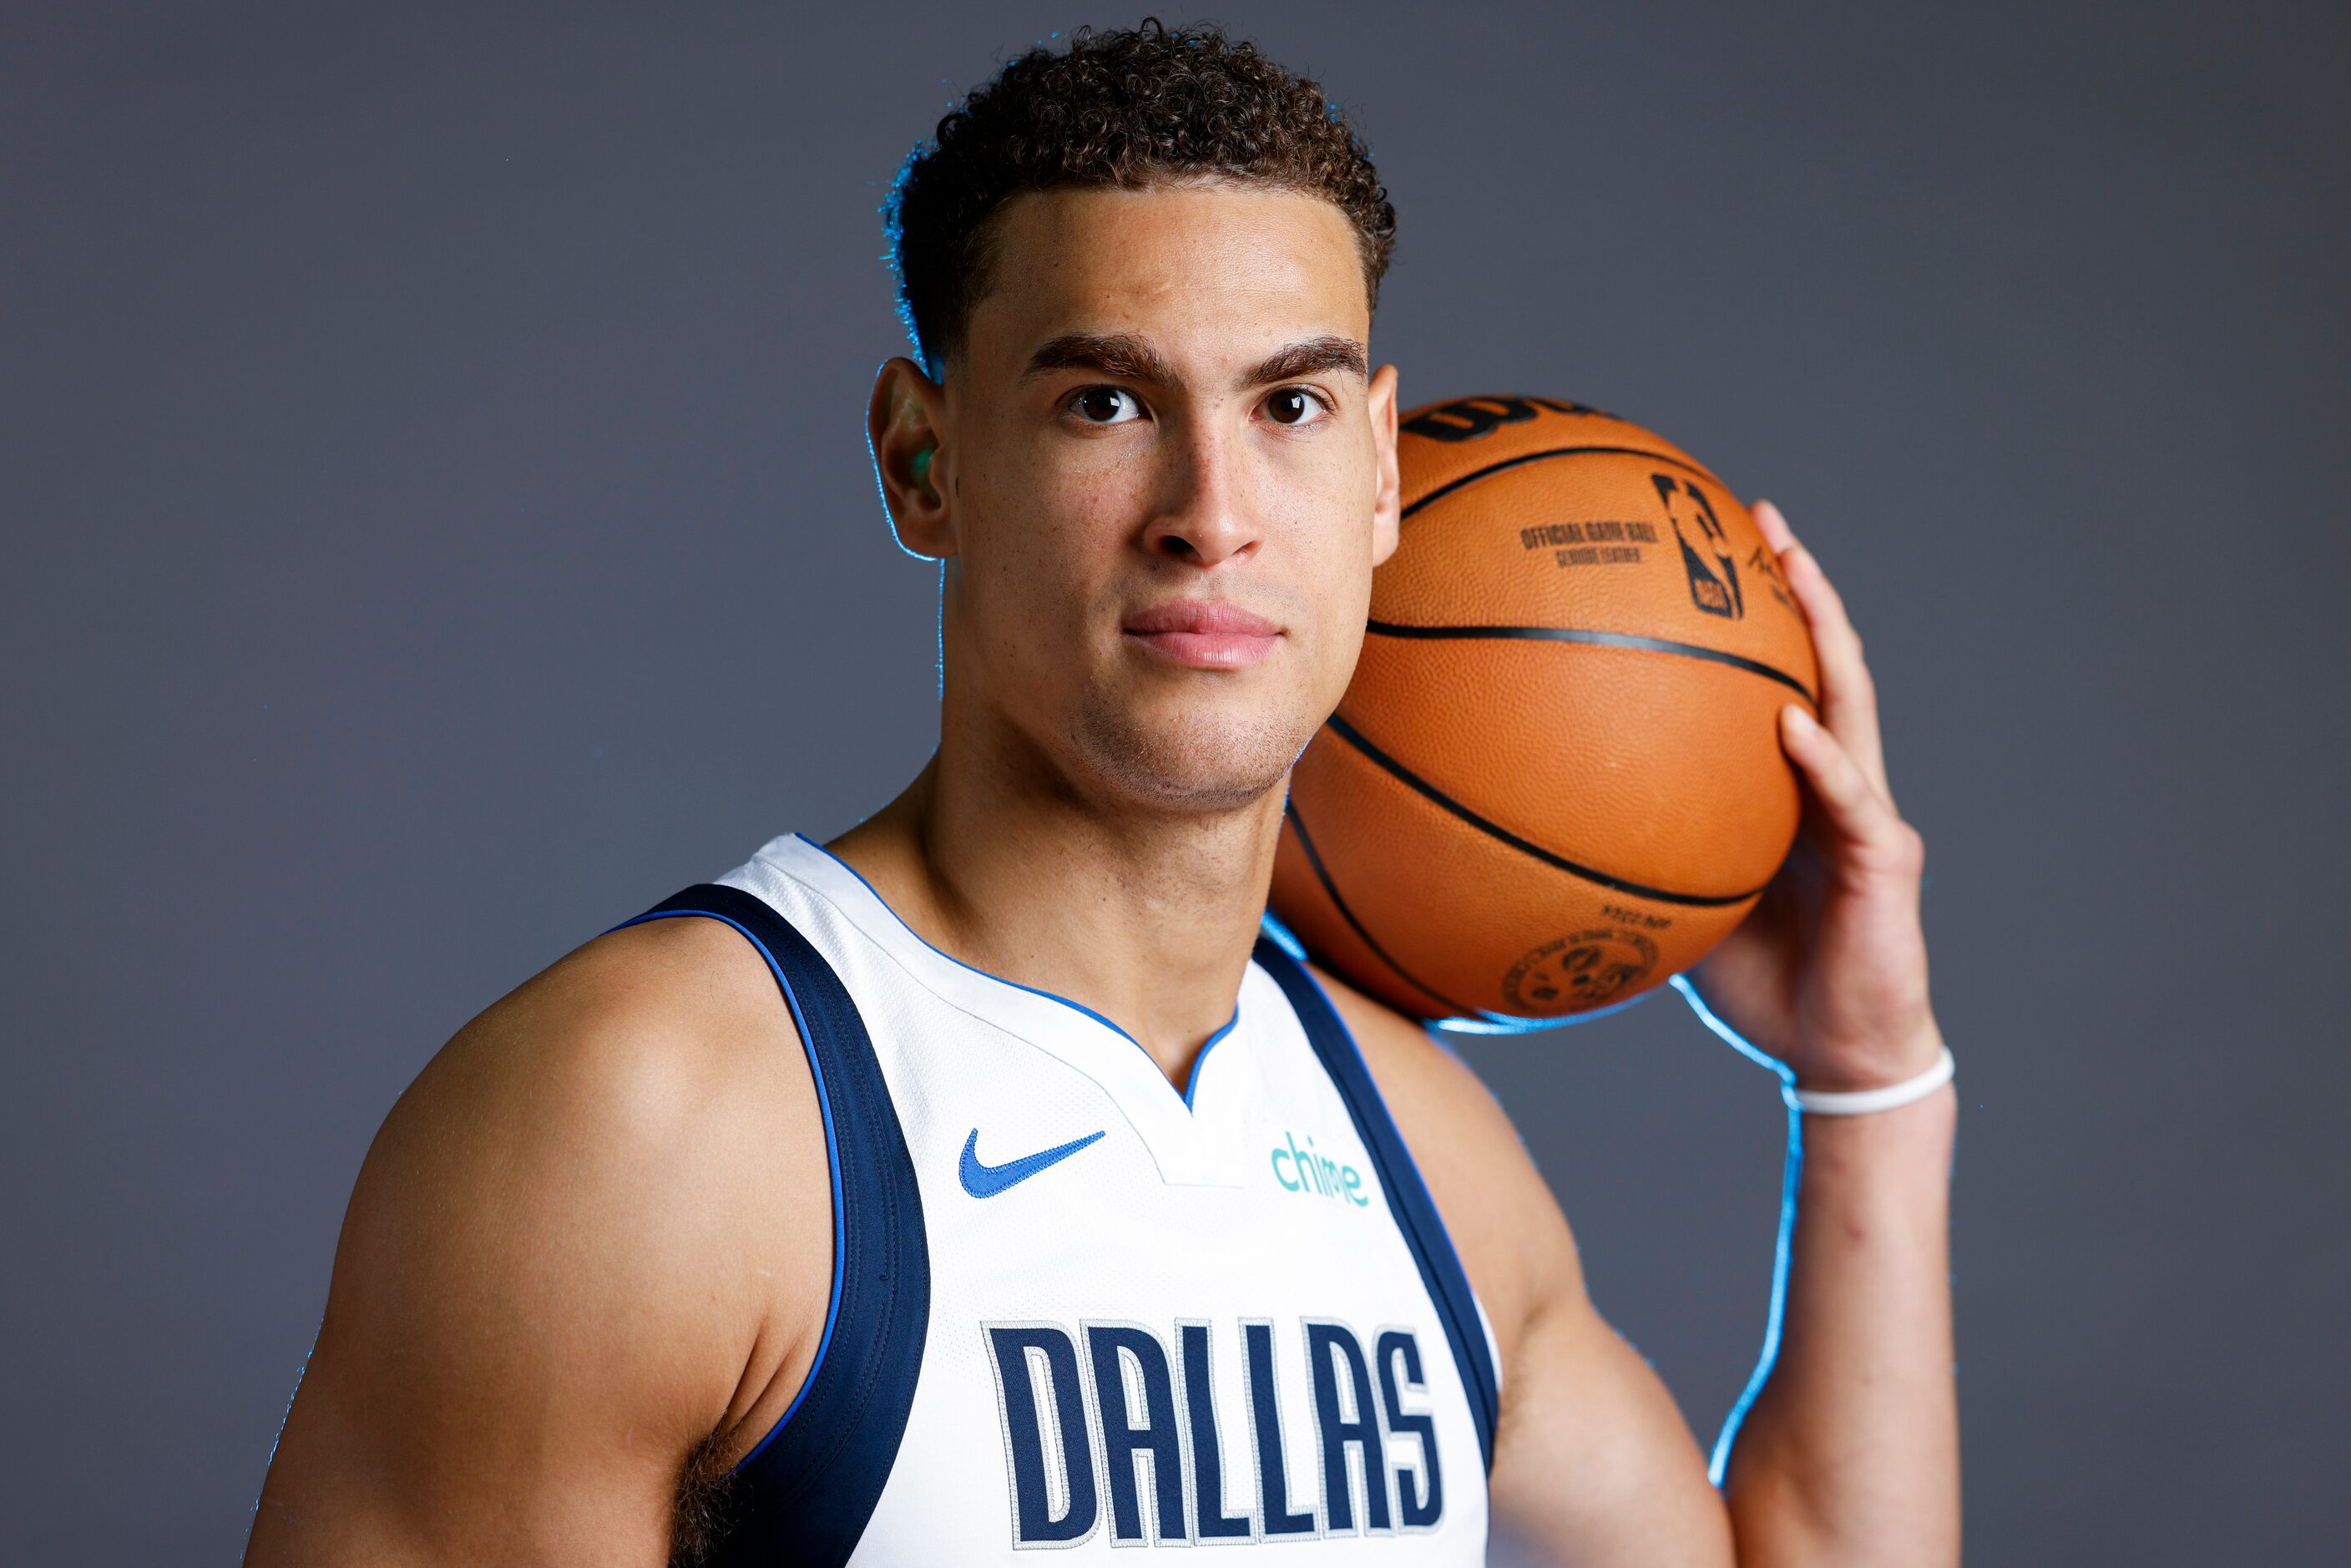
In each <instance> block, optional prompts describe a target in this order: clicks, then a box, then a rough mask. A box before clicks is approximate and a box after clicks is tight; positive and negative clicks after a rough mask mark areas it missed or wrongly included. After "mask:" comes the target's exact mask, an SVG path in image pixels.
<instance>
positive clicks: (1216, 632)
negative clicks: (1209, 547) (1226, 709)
mask: <svg viewBox="0 0 2351 1568" xmlns="http://www.w3.org/2000/svg"><path fill="white" fill-rule="evenodd" d="M1124 631H1125V632H1126V634H1127V635H1128V636H1129V637H1132V638H1134V640H1135V641H1136V642H1138V643H1142V644H1143V645H1144V647H1146V648H1148V649H1150V650H1151V651H1152V652H1153V653H1156V654H1158V655H1159V656H1160V657H1162V658H1165V659H1168V660H1171V661H1173V662H1174V663H1175V664H1182V665H1185V666H1186V667H1187V668H1190V669H1195V670H1238V669H1245V668H1247V667H1248V666H1249V665H1251V664H1256V663H1258V662H1259V660H1261V659H1263V658H1265V657H1266V656H1267V655H1269V654H1270V653H1272V652H1273V647H1274V644H1275V643H1278V642H1280V639H1281V628H1280V627H1279V626H1277V625H1275V624H1274V623H1273V622H1270V621H1268V620H1267V619H1266V618H1265V617H1264V616H1262V615H1255V614H1251V613H1250V612H1249V611H1246V610H1244V609H1242V608H1241V607H1240V606H1239V605H1238V604H1228V603H1225V602H1223V601H1219V600H1213V599H1178V600H1176V601H1174V602H1173V603H1169V604H1160V605H1155V606H1153V607H1152V608H1151V609H1149V610H1146V611H1144V612H1142V613H1141V614H1138V615H1131V616H1129V617H1127V620H1126V624H1125V627H1124Z"/></svg>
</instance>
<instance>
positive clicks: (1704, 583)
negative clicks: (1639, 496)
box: [1649, 474, 1747, 621]
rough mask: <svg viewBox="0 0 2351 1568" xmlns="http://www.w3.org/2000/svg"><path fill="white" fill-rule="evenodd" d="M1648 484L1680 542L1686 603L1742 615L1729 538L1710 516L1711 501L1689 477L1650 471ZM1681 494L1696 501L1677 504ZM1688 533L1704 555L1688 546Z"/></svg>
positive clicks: (1742, 603)
mask: <svg viewBox="0 0 2351 1568" xmlns="http://www.w3.org/2000/svg"><path fill="white" fill-rule="evenodd" d="M1649 483H1650V484H1652V485H1655V486H1656V487H1657V498H1658V499H1659V500H1662V501H1663V502H1665V504H1666V519H1667V521H1668V522H1670V523H1672V524H1673V526H1674V538H1677V539H1678V540H1680V541H1681V547H1682V570H1683V571H1685V572H1687V574H1688V576H1689V592H1690V602H1691V603H1692V604H1695V605H1697V606H1698V608H1699V609H1700V610H1703V611H1705V612H1707V613H1708V615H1724V616H1728V617H1729V618H1730V619H1731V620H1733V621H1736V620H1738V619H1739V618H1740V616H1742V615H1745V614H1746V613H1747V601H1745V600H1744V599H1742V598H1741V597H1740V592H1739V563H1738V561H1737V560H1736V559H1733V558H1732V556H1731V552H1730V537H1729V535H1728V534H1725V533H1724V532H1723V531H1722V523H1721V520H1720V519H1719V518H1718V517H1715V515H1714V503H1713V502H1711V501H1709V500H1708V499H1707V498H1706V492H1705V491H1703V490H1701V489H1699V488H1698V486H1697V484H1696V483H1695V482H1694V481H1692V480H1688V479H1681V480H1677V479H1676V478H1675V477H1674V476H1672V475H1670V474H1652V475H1650V476H1649ZM1685 496H1686V497H1688V498H1689V500H1690V501H1695V502H1697V503H1698V504H1697V505H1696V506H1695V507H1691V506H1689V505H1688V504H1687V502H1683V503H1682V504H1680V505H1677V504H1676V503H1677V498H1678V497H1685ZM1685 510H1687V511H1688V512H1689V514H1690V517H1689V521H1690V527H1689V528H1683V527H1682V514H1683V512H1684V511H1685ZM1692 533H1695V534H1697V535H1698V540H1699V542H1700V544H1702V545H1703V546H1704V547H1705V551H1706V553H1705V554H1703V555H1701V554H1700V553H1699V552H1698V549H1694V548H1692V546H1691V544H1690V535H1691V534H1692Z"/></svg>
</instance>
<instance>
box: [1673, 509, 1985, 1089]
mask: <svg viewBox="0 0 2351 1568" xmlns="http://www.w3.org/2000/svg"><path fill="white" fill-rule="evenodd" d="M1754 511H1755V520H1756V522H1757V523H1758V524H1759V525H1760V526H1761V528H1762V529H1763V537H1764V538H1766V539H1767V540H1769V541H1770V543H1771V549H1772V550H1773V551H1774V552H1775V553H1776V554H1777V555H1778V557H1779V560H1780V570H1781V574H1782V576H1783V577H1785V578H1786V579H1787V582H1788V586H1789V588H1790V589H1791V590H1792V591H1793V592H1794V594H1795V596H1796V602H1797V603H1798V604H1800V605H1802V607H1803V612H1804V617H1805V619H1806V620H1807V621H1808V622H1811V624H1812V629H1813V647H1814V649H1815V650H1816V651H1817V652H1818V653H1819V656H1820V670H1821V716H1822V719H1823V721H1824V723H1815V722H1814V721H1813V716H1811V715H1810V714H1808V713H1807V712H1805V711H1804V709H1803V708H1802V707H1801V706H1797V705H1795V704H1790V705H1789V706H1786V707H1784V708H1782V709H1781V710H1780V744H1781V746H1782V748H1783V749H1785V751H1786V752H1787V754H1788V758H1789V760H1790V761H1791V762H1792V763H1794V764H1795V767H1796V771H1797V774H1798V776H1799V777H1800V778H1801V779H1802V782H1803V790H1804V811H1803V821H1802V827H1801V829H1800V830H1799V831H1798V833H1797V836H1796V843H1795V847H1794V848H1793V849H1792V851H1791V852H1789V855H1788V861H1787V863H1786V864H1785V865H1783V866H1782V867H1781V869H1780V873H1779V875H1777V876H1775V877H1774V878H1772V879H1771V885H1770V886H1768V887H1766V888H1765V889H1764V891H1763V895H1762V897H1761V898H1760V899H1758V900H1757V901H1756V904H1755V907H1754V908H1753V909H1752V910H1751V911H1750V912H1749V914H1748V916H1747V918H1746V919H1745V920H1744V921H1742V922H1741V923H1740V925H1739V928H1738V929H1737V930H1735V931H1733V932H1732V933H1731V934H1730V935H1729V936H1727V937H1725V938H1724V939H1723V941H1722V943H1721V944H1720V946H1717V947H1716V948H1715V949H1714V951H1713V952H1711V953H1709V954H1708V955H1707V956H1706V958H1705V959H1704V960H1703V961H1702V962H1700V963H1699V964H1698V967H1696V968H1695V969H1694V970H1692V971H1691V973H1690V979H1691V981H1692V982H1693V983H1694V984H1695V985H1696V986H1697V988H1698V994H1699V996H1701V997H1702V998H1704V999H1705V1001H1706V1005H1707V1006H1708V1008H1709V1009H1712V1010H1713V1012H1714V1013H1715V1015H1716V1016H1717V1017H1719V1018H1720V1019H1722V1020H1723V1022H1725V1023H1727V1024H1729V1026H1730V1027H1731V1028H1732V1029H1734V1030H1738V1031H1739V1033H1740V1037H1741V1038H1742V1039H1744V1040H1747V1041H1748V1043H1749V1044H1750V1045H1753V1046H1754V1047H1755V1048H1756V1049H1758V1050H1760V1051H1766V1052H1768V1053H1770V1054H1771V1055H1772V1056H1775V1057H1778V1058H1779V1059H1780V1060H1781V1061H1784V1062H1786V1063H1787V1064H1788V1066H1789V1067H1790V1068H1791V1069H1792V1070H1793V1071H1794V1072H1795V1074H1796V1082H1798V1083H1799V1084H1801V1085H1802V1086H1803V1087H1805V1088H1807V1089H1875V1088H1880V1087H1883V1086H1884V1085H1886V1084H1889V1083H1898V1082H1901V1081H1902V1080H1904V1079H1906V1078H1909V1077H1911V1076H1913V1075H1915V1074H1917V1073H1919V1072H1923V1071H1926V1070H1927V1069H1928V1068H1929V1067H1932V1066H1933V1065H1934V1064H1935V1059H1936V1057H1937V1055H1938V1053H1939V1052H1940V1051H1941V1050H1942V1046H1943V1041H1942V1035H1941V1033H1940V1031H1939V1030H1938V1029H1937V1028H1936V1026H1935V1017H1934V1013H1933V1011H1932V1009H1930V1008H1929V1007H1928V1000H1927V939H1926V934H1925V932H1924V931H1923V929H1922V928H1921V927H1920V925H1919V922H1918V880H1919V873H1920V871H1921V869H1922V867H1923V866H1924V864H1925V861H1926V848H1925V844H1924V842H1923V841H1921V840H1920V838H1919V836H1918V831H1917V829H1915V828H1913V827H1911V826H1910V824H1909V823H1907V822H1906V821H1903V820H1902V818H1901V815H1900V813H1898V812H1897V811H1896V810H1895V809H1894V795H1893V791H1892V790H1891V789H1888V788H1887V787H1886V753H1885V748H1884V747H1883V745H1882V744H1881V743H1880V741H1879V738H1878V732H1877V694H1876V690H1875V688H1874V687H1873V686H1872V685H1871V682H1870V677H1869V666H1868V665H1867V664H1864V663H1863V662H1862V656H1861V639H1860V638H1859V637H1858V636H1856V635H1855V632H1854V629H1853V622H1850V621H1848V620H1847V619H1846V618H1845V612H1844V601H1843V600H1841V599H1839V598H1838V597H1837V591H1836V590H1835V589H1834V588H1833V587H1832V586H1830V584H1829V580H1828V577H1827V575H1826V574H1825V573H1823V571H1822V570H1821V567H1820V563H1819V562H1818V561H1816V560H1814V559H1813V557H1812V553H1811V552H1810V551H1808V550H1806V549H1804V547H1803V546H1802V545H1800V544H1798V543H1797V542H1796V536H1795V535H1794V533H1792V531H1791V530H1790V529H1789V528H1788V519H1787V518H1786V517H1782V516H1781V514H1780V508H1779V507H1775V506H1773V505H1771V502H1769V501H1758V502H1757V503H1756V504H1755V508H1754Z"/></svg>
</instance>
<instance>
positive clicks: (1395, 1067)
mask: <svg viewBox="0 0 2351 1568" xmlns="http://www.w3.org/2000/svg"><path fill="white" fill-rule="evenodd" d="M1314 977H1315V978H1316V979H1317V980H1319V981H1321V982H1322V988H1323V990H1324V991H1325V992H1326V993H1328V994H1329V996H1330V998H1331V1000H1332V1004H1333V1005H1334V1006H1335V1007H1337V1008H1338V1009H1339V1015H1340V1017H1341V1018H1342V1019H1344V1020H1345V1021H1346V1024H1347V1028H1348V1030H1349V1032H1351V1033H1352V1034H1353V1036H1354V1037H1355V1043H1356V1045H1357V1046H1358V1047H1359V1048H1360V1049H1361V1050H1362V1051H1363V1053H1364V1062H1365V1063H1366V1064H1367V1065H1368V1066H1369V1067H1370V1068H1371V1071H1372V1077H1373V1079H1374V1081H1375V1082H1377V1083H1378V1085H1379V1089H1380V1095H1381V1098H1383V1099H1384V1100H1385V1101H1386V1102H1387V1108H1388V1113H1389V1114H1390V1115H1391V1116H1393V1117H1394V1118H1395V1124H1396V1131H1397V1132H1398V1133H1400V1134H1403V1136H1404V1141H1405V1146H1406V1147H1407V1148H1409V1149H1410V1150H1411V1151H1412V1157H1413V1163H1414V1164H1415V1165H1416V1166H1419V1167H1420V1174H1421V1176H1422V1178H1423V1179H1424V1180H1426V1182H1427V1184H1428V1191H1429V1197H1431V1198H1432V1199H1434V1200H1435V1202H1436V1204H1437V1213H1438V1215H1439V1216H1440V1217H1441V1218H1443V1219H1444V1221H1445V1228H1446V1230H1447V1233H1448V1234H1449V1235H1450V1236H1451V1237H1452V1239H1453V1245H1454V1249H1455V1250H1456V1251H1457V1252H1458V1254H1459V1255H1460V1258H1461V1266H1462V1268H1463V1269H1464V1270H1467V1272H1468V1275H1469V1282H1470V1284H1471V1285H1472V1286H1474V1287H1475V1288H1476V1290H1477V1291H1478V1297H1479V1301H1483V1302H1484V1303H1485V1306H1486V1311H1487V1314H1488V1315H1489V1317H1490V1318H1491V1319H1492V1320H1493V1323H1494V1335H1495V1338H1496V1339H1497V1340H1498V1341H1499V1343H1500V1348H1501V1352H1502V1359H1503V1363H1504V1364H1505V1366H1506V1367H1507V1366H1508V1365H1509V1364H1510V1363H1511V1362H1512V1361H1513V1360H1514V1359H1515V1356H1514V1354H1513V1352H1514V1350H1515V1348H1516V1345H1515V1342H1516V1339H1517V1335H1518V1333H1519V1331H1520V1328H1521V1327H1522V1326H1523V1325H1524V1323H1525V1322H1527V1320H1528V1319H1529V1317H1530V1316H1531V1314H1532V1313H1533V1312H1535V1311H1536V1310H1537V1308H1538V1307H1540V1306H1541V1305H1542V1304H1543V1303H1544V1302H1546V1301H1550V1300H1552V1299H1553V1298H1555V1297H1556V1296H1557V1294H1558V1293H1559V1292H1562V1291H1567V1292H1572V1293H1573V1295H1574V1296H1576V1297H1578V1298H1580V1297H1581V1295H1582V1293H1583V1279H1582V1274H1581V1272H1580V1270H1578V1267H1577V1264H1576V1260H1575V1244H1574V1241H1573V1238H1572V1237H1571V1236H1570V1234H1569V1232H1568V1228H1567V1220H1566V1218H1565V1217H1564V1216H1562V1214H1561V1212H1560V1208H1559V1205H1558V1204H1557V1202H1556V1201H1554V1200H1553V1199H1552V1196H1551V1189H1550V1188H1549V1187H1548V1186H1546V1185H1545V1184H1544V1182H1543V1179H1542V1176H1541V1172H1539V1171H1538V1170H1536V1168H1535V1166H1534V1162H1533V1161H1532V1160H1531V1158H1529V1156H1528V1155H1527V1151H1526V1145H1524V1144H1523V1143H1521V1142H1520V1138H1519V1134H1518V1129H1517V1128H1516V1127H1515V1126H1513V1125H1512V1124H1511V1122H1510V1116H1509V1115H1508V1113H1505V1112H1504V1111H1503V1109H1502V1107H1501V1105H1500V1103H1499V1102H1497V1101H1496V1100H1495V1098H1494V1096H1493V1094H1492V1092H1490V1091H1489V1090H1488V1089H1487V1087H1486V1085H1485V1084H1484V1083H1483V1082H1481V1081H1480V1080H1479V1077H1478V1075H1477V1074H1476V1073H1475V1072H1473V1071H1470V1069H1469V1066H1468V1063H1466V1062H1464V1061H1462V1060H1461V1059H1460V1058H1459V1057H1458V1056H1456V1055H1455V1054H1454V1053H1453V1052H1451V1051H1447V1049H1445V1047H1444V1046H1442V1045H1440V1044H1439V1043H1438V1042H1437V1040H1435V1039H1434V1038H1432V1037H1431V1035H1430V1033H1429V1031H1428V1030H1427V1029H1426V1028H1425V1027H1424V1026H1423V1025H1422V1024H1421V1023H1420V1022H1419V1021H1418V1020H1417V1019H1409V1018H1406V1017H1405V1016H1404V1015H1403V1014H1402V1013H1399V1012H1397V1011H1396V1010H1395V1009H1394V1008H1391V1007H1389V1006H1388V1005H1387V1004H1386V1003H1384V1002H1382V1001H1379V1000H1377V999H1376V998H1372V997H1370V996H1367V995H1365V994H1364V992H1362V991H1359V990H1357V989H1356V988H1353V986H1350V985H1348V984H1347V982H1346V981H1344V980H1343V979H1341V978H1339V977H1337V976H1335V975H1332V974H1331V973H1329V972H1328V971H1326V970H1324V969H1322V968H1320V967H1317V968H1316V969H1315V970H1314Z"/></svg>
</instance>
